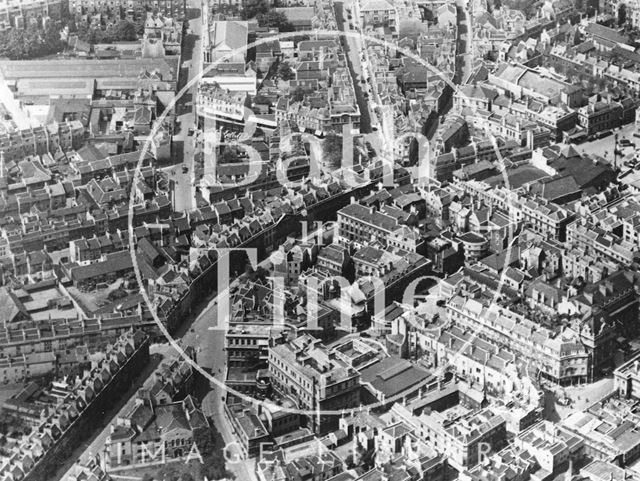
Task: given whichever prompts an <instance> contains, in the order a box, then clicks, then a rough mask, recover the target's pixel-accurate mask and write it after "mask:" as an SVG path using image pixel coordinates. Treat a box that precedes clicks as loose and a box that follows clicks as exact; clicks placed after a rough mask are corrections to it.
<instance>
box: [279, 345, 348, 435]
mask: <svg viewBox="0 0 640 481" xmlns="http://www.w3.org/2000/svg"><path fill="white" fill-rule="evenodd" d="M269 371H270V373H271V379H272V383H273V386H274V388H275V389H276V390H277V391H279V392H280V393H282V394H283V395H288V396H292V397H293V398H294V399H295V400H296V401H297V402H298V408H299V409H301V410H304V411H306V412H308V415H307V417H308V423H309V425H310V426H311V427H312V428H313V429H315V430H317V431H321V430H327V429H330V427H331V424H334V423H337V418H336V416H323V415H322V412H323V411H331V410H340V409H345V408H348V407H355V406H358V404H359V403H360V374H359V373H358V372H357V371H356V370H355V369H354V368H352V367H351V366H349V365H348V364H347V363H346V362H345V361H343V360H341V359H340V358H339V356H338V355H337V353H336V352H333V351H332V350H331V349H328V348H327V347H325V346H324V345H323V344H322V343H321V342H320V341H319V340H318V339H315V338H313V337H311V336H309V335H303V336H301V337H299V338H297V339H295V340H293V341H291V342H289V343H287V344H281V345H278V346H274V347H272V348H271V349H270V350H269ZM316 411H318V415H316V414H315V413H316Z"/></svg>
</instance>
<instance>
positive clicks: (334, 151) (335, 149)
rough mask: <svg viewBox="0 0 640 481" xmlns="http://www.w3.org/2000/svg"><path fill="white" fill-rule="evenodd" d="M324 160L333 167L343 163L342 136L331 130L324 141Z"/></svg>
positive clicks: (336, 167) (338, 166) (335, 167)
mask: <svg viewBox="0 0 640 481" xmlns="http://www.w3.org/2000/svg"><path fill="white" fill-rule="evenodd" d="M322 160H323V162H324V163H325V164H326V165H328V166H329V167H331V168H333V169H339V168H340V166H341V165H342V136H340V135H338V134H336V133H333V132H330V133H329V134H328V135H327V137H326V138H325V139H324V141H323V142H322Z"/></svg>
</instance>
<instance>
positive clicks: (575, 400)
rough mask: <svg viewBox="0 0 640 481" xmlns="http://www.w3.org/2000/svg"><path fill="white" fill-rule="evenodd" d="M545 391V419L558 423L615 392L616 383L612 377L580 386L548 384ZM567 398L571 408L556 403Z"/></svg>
mask: <svg viewBox="0 0 640 481" xmlns="http://www.w3.org/2000/svg"><path fill="white" fill-rule="evenodd" d="M544 390H545V392H546V397H545V413H544V417H545V419H548V420H550V421H554V422H558V421H560V420H561V419H566V418H567V417H569V416H570V415H571V414H573V413H575V412H581V411H584V410H585V409H586V408H588V407H589V406H591V405H592V404H593V403H595V402H596V401H598V400H599V399H601V398H602V397H603V396H605V395H607V394H609V393H611V392H612V391H613V390H614V381H613V378H612V377H607V378H603V379H600V380H598V381H596V382H594V383H591V384H585V385H579V386H567V387H558V386H555V385H553V386H551V385H548V384H547V385H545V386H544ZM565 396H566V397H567V398H568V399H569V400H570V401H571V404H570V405H569V406H562V405H561V404H558V403H557V402H556V401H557V400H558V399H560V398H562V397H565Z"/></svg>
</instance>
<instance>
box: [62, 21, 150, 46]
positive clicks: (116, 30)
mask: <svg viewBox="0 0 640 481" xmlns="http://www.w3.org/2000/svg"><path fill="white" fill-rule="evenodd" d="M70 30H71V28H70ZM143 32H144V24H143V23H133V22H130V21H129V20H119V21H118V22H115V23H113V24H110V25H108V26H102V25H100V26H91V27H90V26H89V25H87V24H85V23H81V24H79V25H77V33H78V38H79V39H80V40H84V41H86V42H89V43H91V44H96V43H114V42H133V41H135V40H137V39H138V35H141V34H142V33H143Z"/></svg>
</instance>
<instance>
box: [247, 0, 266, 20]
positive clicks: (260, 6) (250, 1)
mask: <svg viewBox="0 0 640 481" xmlns="http://www.w3.org/2000/svg"><path fill="white" fill-rule="evenodd" d="M268 11H269V2H268V1H266V0H247V2H246V3H245V5H244V10H243V11H242V17H243V18H244V19H245V20H248V19H250V18H254V17H257V16H258V15H261V14H265V13H267V12H268Z"/></svg>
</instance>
